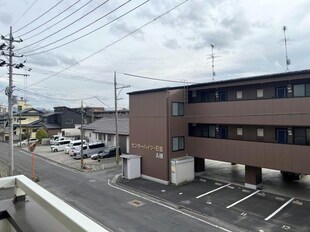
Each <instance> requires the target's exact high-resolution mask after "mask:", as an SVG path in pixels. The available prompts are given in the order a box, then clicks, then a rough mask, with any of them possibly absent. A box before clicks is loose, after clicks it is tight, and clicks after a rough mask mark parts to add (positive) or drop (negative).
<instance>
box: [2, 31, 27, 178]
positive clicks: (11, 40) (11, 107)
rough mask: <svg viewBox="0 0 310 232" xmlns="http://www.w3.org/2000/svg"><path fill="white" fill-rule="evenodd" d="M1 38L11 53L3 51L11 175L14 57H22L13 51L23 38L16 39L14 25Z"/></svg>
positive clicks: (12, 166) (12, 159)
mask: <svg viewBox="0 0 310 232" xmlns="http://www.w3.org/2000/svg"><path fill="white" fill-rule="evenodd" d="M1 39H2V40H4V41H9V54H6V53H4V52H2V55H4V56H8V57H9V64H8V66H9V87H8V88H7V90H6V93H7V95H8V107H9V109H8V111H9V112H8V116H9V120H8V122H9V157H10V175H11V176H13V175H14V151H13V101H12V100H13V99H12V96H13V57H22V56H16V55H14V53H13V48H14V47H13V42H22V40H14V38H13V35H12V27H10V35H9V38H5V37H4V36H1Z"/></svg>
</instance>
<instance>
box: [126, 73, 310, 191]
mask: <svg viewBox="0 0 310 232" xmlns="http://www.w3.org/2000/svg"><path fill="white" fill-rule="evenodd" d="M129 96H130V98H129V99H130V100H129V104H130V120H129V133H130V153H132V154H137V155H141V156H142V158H141V171H142V176H143V177H145V178H149V179H152V180H155V181H158V182H162V183H169V182H170V165H169V163H170V160H171V159H173V158H177V157H181V156H186V155H189V156H193V157H195V171H196V172H201V171H204V170H205V165H204V159H212V160H219V161H225V162H230V163H237V164H243V165H245V184H246V185H247V186H248V187H253V188H256V187H258V186H259V185H260V184H261V183H262V168H269V169H275V170H279V171H283V172H284V173H302V174H310V70H303V71H296V72H287V73H279V74H271V75H264V76H255V77H249V78H239V79H233V80H225V81H215V82H209V83H202V84H194V85H189V86H186V87H173V88H161V89H151V90H145V91H137V92H132V93H129Z"/></svg>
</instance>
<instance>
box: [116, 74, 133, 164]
mask: <svg viewBox="0 0 310 232" xmlns="http://www.w3.org/2000/svg"><path fill="white" fill-rule="evenodd" d="M128 87H130V85H126V86H121V87H117V82H116V72H115V71H114V104H115V147H116V166H117V167H118V166H119V155H120V154H119V135H118V111H117V100H119V98H118V96H119V94H120V93H121V91H122V90H123V89H124V88H128ZM118 89H120V92H119V93H117V90H118Z"/></svg>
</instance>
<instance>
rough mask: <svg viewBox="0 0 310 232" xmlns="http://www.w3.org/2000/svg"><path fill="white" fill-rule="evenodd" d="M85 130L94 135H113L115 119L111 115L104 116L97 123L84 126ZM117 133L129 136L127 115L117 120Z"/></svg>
mask: <svg viewBox="0 0 310 232" xmlns="http://www.w3.org/2000/svg"><path fill="white" fill-rule="evenodd" d="M84 129H85V130H92V131H93V132H95V133H105V134H115V118H114V116H113V115H111V116H109V115H108V116H106V117H103V118H101V119H98V120H97V121H95V122H93V123H90V124H88V125H85V126H84ZM118 133H119V134H121V135H129V119H128V115H123V116H121V115H120V117H119V119H118Z"/></svg>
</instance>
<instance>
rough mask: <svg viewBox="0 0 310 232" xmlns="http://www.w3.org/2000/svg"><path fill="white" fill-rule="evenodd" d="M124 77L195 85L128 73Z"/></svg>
mask: <svg viewBox="0 0 310 232" xmlns="http://www.w3.org/2000/svg"><path fill="white" fill-rule="evenodd" d="M122 74H123V75H125V76H130V77H137V78H141V79H147V80H153V81H165V82H172V83H182V84H185V83H186V84H197V83H194V82H187V81H186V80H184V81H173V80H168V79H160V78H154V77H146V76H140V75H135V74H130V73H122Z"/></svg>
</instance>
